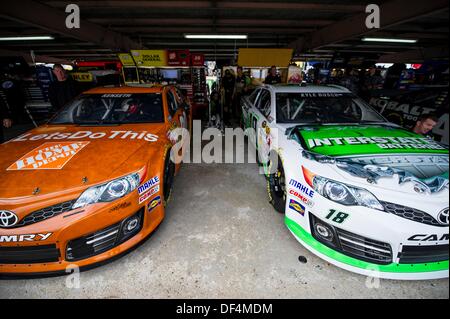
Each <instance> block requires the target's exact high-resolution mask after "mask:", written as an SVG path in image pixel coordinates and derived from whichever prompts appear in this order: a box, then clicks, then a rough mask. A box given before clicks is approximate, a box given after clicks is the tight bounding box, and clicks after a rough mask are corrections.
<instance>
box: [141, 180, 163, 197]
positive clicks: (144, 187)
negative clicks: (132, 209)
mask: <svg viewBox="0 0 450 319" xmlns="http://www.w3.org/2000/svg"><path fill="white" fill-rule="evenodd" d="M158 184H159V177H158V176H155V177H153V178H151V179H150V180H148V181H146V182H145V183H144V184H142V185H141V186H139V188H138V193H139V195H141V194H143V193H145V192H146V191H147V190H148V189H150V188H151V187H153V186H155V185H158Z"/></svg>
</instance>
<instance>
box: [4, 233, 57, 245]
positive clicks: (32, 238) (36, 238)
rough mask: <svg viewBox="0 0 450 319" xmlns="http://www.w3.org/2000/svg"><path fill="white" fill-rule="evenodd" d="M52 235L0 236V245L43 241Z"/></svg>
mask: <svg viewBox="0 0 450 319" xmlns="http://www.w3.org/2000/svg"><path fill="white" fill-rule="evenodd" d="M52 234H53V233H44V234H27V235H0V243H20V242H31V241H45V240H47V239H49V238H50V236H51V235H52Z"/></svg>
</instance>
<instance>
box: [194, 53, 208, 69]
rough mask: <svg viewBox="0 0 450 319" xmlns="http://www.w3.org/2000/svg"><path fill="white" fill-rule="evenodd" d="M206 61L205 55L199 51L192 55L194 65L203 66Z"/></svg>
mask: <svg viewBox="0 0 450 319" xmlns="http://www.w3.org/2000/svg"><path fill="white" fill-rule="evenodd" d="M204 63H205V55H203V54H199V53H193V54H192V55H191V65H192V66H203V65H204Z"/></svg>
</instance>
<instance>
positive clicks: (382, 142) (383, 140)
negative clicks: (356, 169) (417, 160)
mask: <svg viewBox="0 0 450 319" xmlns="http://www.w3.org/2000/svg"><path fill="white" fill-rule="evenodd" d="M364 144H376V145H377V146H378V147H379V148H382V149H391V148H392V149H430V150H444V149H445V148H444V147H443V146H441V145H439V144H437V143H435V142H433V141H431V140H429V139H427V138H418V137H417V138H416V137H334V138H313V139H308V146H309V148H310V149H313V148H316V147H321V146H341V145H364Z"/></svg>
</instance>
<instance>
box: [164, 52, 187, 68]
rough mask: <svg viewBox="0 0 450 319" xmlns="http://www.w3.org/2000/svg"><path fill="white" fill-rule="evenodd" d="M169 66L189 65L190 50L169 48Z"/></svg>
mask: <svg viewBox="0 0 450 319" xmlns="http://www.w3.org/2000/svg"><path fill="white" fill-rule="evenodd" d="M167 57H168V63H167V64H168V65H169V66H189V65H190V57H191V56H190V54H189V50H169V51H168V53H167Z"/></svg>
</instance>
